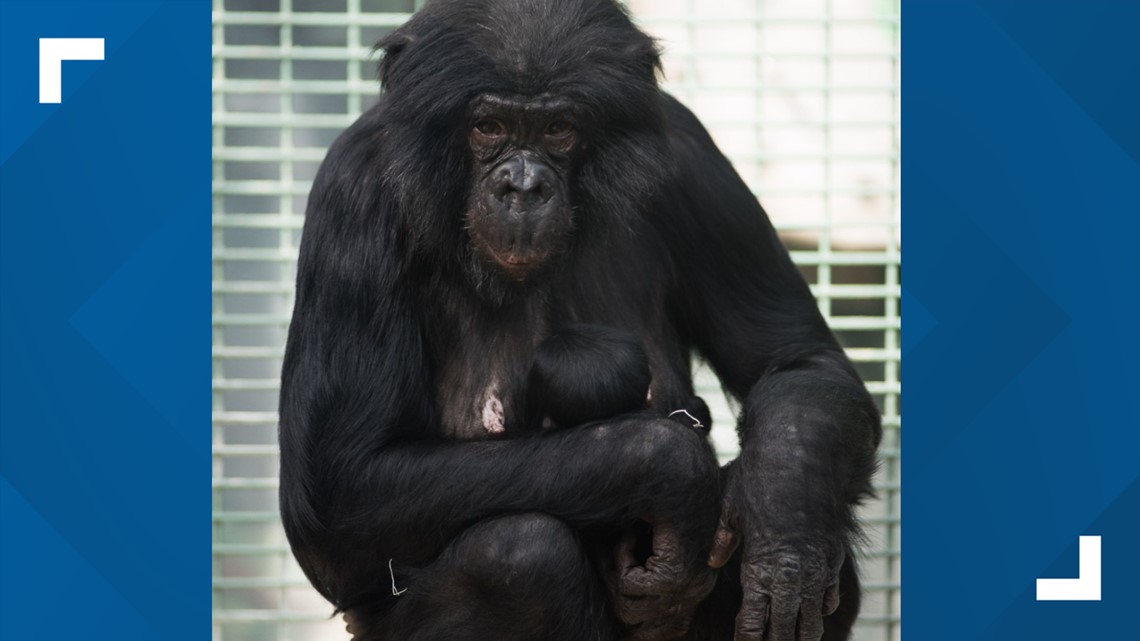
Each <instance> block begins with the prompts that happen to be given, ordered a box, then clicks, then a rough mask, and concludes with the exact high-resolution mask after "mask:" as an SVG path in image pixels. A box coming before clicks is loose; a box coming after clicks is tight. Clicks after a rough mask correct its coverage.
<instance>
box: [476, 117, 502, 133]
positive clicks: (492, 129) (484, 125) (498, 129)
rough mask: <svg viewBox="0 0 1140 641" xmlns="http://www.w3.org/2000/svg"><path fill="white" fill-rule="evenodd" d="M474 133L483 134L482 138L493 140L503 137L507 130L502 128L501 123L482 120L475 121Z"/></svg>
mask: <svg viewBox="0 0 1140 641" xmlns="http://www.w3.org/2000/svg"><path fill="white" fill-rule="evenodd" d="M475 131H477V132H479V133H481V134H483V135H484V136H490V137H493V138H494V137H498V136H505V135H506V133H507V128H506V127H504V126H503V123H501V122H499V121H498V120H492V119H490V118H484V119H482V120H479V121H476V123H475Z"/></svg>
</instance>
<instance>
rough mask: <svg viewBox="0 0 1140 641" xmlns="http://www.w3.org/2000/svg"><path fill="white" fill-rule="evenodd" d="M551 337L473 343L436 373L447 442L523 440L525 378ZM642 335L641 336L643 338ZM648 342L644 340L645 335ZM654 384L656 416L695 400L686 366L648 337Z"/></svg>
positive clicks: (650, 395)
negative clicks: (536, 352)
mask: <svg viewBox="0 0 1140 641" xmlns="http://www.w3.org/2000/svg"><path fill="white" fill-rule="evenodd" d="M548 334H549V332H547V331H543V332H534V333H527V334H524V335H522V336H517V335H516V336H515V337H512V338H511V339H510V340H508V339H506V338H504V337H498V338H497V339H496V340H490V341H487V342H485V343H484V342H477V341H468V342H466V343H464V344H463V345H462V346H458V348H457V349H455V351H453V352H451V354H450V355H449V357H448V358H447V359H446V360H445V361H444V362H443V363H442V364H441V366H440V367H439V368H438V369H437V376H436V403H437V408H438V411H439V417H440V427H441V429H442V432H443V434H444V435H445V436H447V437H449V438H454V439H460V440H472V439H483V438H495V437H502V436H512V435H519V434H522V433H524V432H525V431H526V429H525V427H524V425H525V418H526V417H525V416H524V414H525V395H526V378H527V373H528V371H529V368H530V365H531V359H532V356H533V353H534V349H535V348H536V347H537V346H538V344H539V343H540V342H541V341H542V339H543V338H545V337H546V336H547V335H548ZM639 335H641V334H639ZM643 336H644V335H643ZM643 340H644V343H645V348H646V352H647V354H648V356H649V361H650V372H651V376H652V382H651V384H650V390H649V393H648V399H647V400H648V402H649V403H648V404H649V407H650V409H651V410H654V411H661V412H662V413H663V414H664V413H668V410H669V409H671V408H672V407H673V406H675V405H676V403H679V402H680V399H685V398H687V397H688V395H689V394H691V389H692V384H691V382H690V378H689V371H688V363H687V361H680V362H678V359H676V358H672V359H671V358H669V357H668V356H667V355H666V354H665V353H664V352H663V351H662V350H660V349H657V347H656V346H657V345H659V344H660V343H659V341H657V340H655V338H654V337H653V336H644V338H643Z"/></svg>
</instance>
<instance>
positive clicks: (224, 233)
mask: <svg viewBox="0 0 1140 641" xmlns="http://www.w3.org/2000/svg"><path fill="white" fill-rule="evenodd" d="M551 1H556V0H551ZM626 4H627V5H628V7H629V9H630V11H631V12H632V14H633V16H634V18H635V20H636V21H637V23H638V24H639V25H640V26H641V27H642V28H643V29H645V30H646V31H647V32H649V33H650V34H652V35H654V36H655V37H657V38H659V39H660V41H661V44H662V46H663V48H664V52H665V54H664V60H665V78H664V84H665V86H666V88H667V89H668V90H669V91H671V92H672V93H674V94H675V95H676V96H677V97H678V98H680V99H681V100H682V101H683V102H684V103H686V104H687V105H688V106H689V107H690V108H692V109H693V110H694V111H695V112H696V113H697V115H698V116H699V117H700V118H701V120H702V121H703V122H704V123H705V125H706V126H707V127H708V129H709V130H710V131H711V133H712V135H713V137H714V138H715V139H716V141H717V143H718V144H719V145H720V147H721V149H722V150H723V151H724V152H725V153H726V154H727V155H728V156H729V158H731V160H732V161H733V163H734V164H735V166H736V169H737V171H738V172H740V174H741V175H742V176H743V177H744V179H745V181H747V182H748V184H749V185H750V186H751V187H752V188H753V190H754V191H755V193H756V194H757V196H758V197H759V198H760V200H761V203H762V204H763V205H764V207H765V209H766V210H767V211H768V214H769V215H770V216H771V218H772V220H773V222H774V223H775V224H776V226H777V228H778V229H779V230H780V232H781V235H782V236H783V238H784V241H785V242H786V243H787V245H788V246H789V248H790V249H791V250H792V256H793V258H794V259H795V260H796V262H797V263H798V264H799V266H800V269H801V270H802V272H803V274H804V276H805V277H806V278H807V280H808V282H809V283H811V285H812V288H813V290H814V292H815V294H816V296H817V298H818V300H819V305H820V308H821V309H822V310H823V313H824V314H825V316H827V318H828V320H829V322H830V323H831V326H832V328H833V329H834V330H835V333H836V334H837V336H838V337H839V340H840V341H841V342H842V343H843V345H844V346H845V347H846V348H847V350H848V353H849V354H850V355H851V357H852V359H853V360H854V361H855V363H856V365H857V366H858V368H859V371H860V373H861V374H862V376H863V379H864V380H865V381H866V382H867V386H868V387H869V388H870V390H871V392H872V394H874V396H875V398H876V400H877V402H878V403H879V407H880V409H881V410H882V412H883V422H884V427H885V430H884V439H883V446H882V452H881V455H882V460H883V464H882V468H881V470H880V472H879V474H878V476H877V478H876V487H877V488H878V491H879V497H878V498H877V499H876V500H874V501H871V502H869V503H868V504H867V505H866V506H865V507H864V509H863V510H862V515H863V519H864V522H865V523H866V526H867V534H868V545H867V546H866V548H865V549H864V550H863V551H862V557H863V559H862V568H861V569H862V576H863V581H864V587H865V596H864V605H863V611H862V616H861V617H860V620H859V623H858V625H857V626H856V628H855V638H856V639H858V640H860V641H897V640H898V639H899V625H900V624H899V605H900V596H899V575H900V567H899V566H900V556H899V547H900V537H901V530H900V525H899V517H900V507H899V504H900V501H899V492H900V478H899V427H900V418H899V194H898V188H899V90H898V83H899V4H898V0H717V1H715V2H712V1H709V0H705V1H703V2H699V1H698V0H629V1H628V2H627V3H626ZM416 6H418V3H417V2H413V1H412V0H402V1H401V0H215V2H214V13H213V29H214V38H213V39H214V47H213V69H214V71H213V109H214V116H213V137H214V138H213V150H214V151H213V194H214V199H213V230H214V231H213V234H214V237H213V474H212V483H213V516H212V518H213V551H214V552H213V566H214V567H213V602H214V626H213V636H214V639H215V641H220V640H224V641H277V640H282V641H283V640H289V641H345V640H346V639H348V635H347V634H346V633H345V632H344V625H343V622H342V621H341V620H340V619H339V618H338V619H330V617H329V615H330V613H331V609H332V608H331V606H329V604H328V603H327V602H325V601H324V600H323V599H322V598H321V597H320V596H319V595H317V593H316V592H315V591H313V589H312V588H311V587H310V586H309V584H308V582H307V581H306V580H305V578H304V576H303V575H302V574H301V571H300V570H299V569H298V568H297V566H296V564H295V563H294V561H293V558H292V556H291V554H290V552H289V549H288V545H287V543H286V541H285V536H284V533H283V532H282V530H281V525H280V521H279V518H278V514H277V470H278V463H277V413H276V407H277V385H278V380H277V379H278V376H279V375H280V368H281V356H282V351H283V346H284V343H285V333H286V329H287V326H288V322H289V315H290V313H291V310H292V305H293V299H292V295H293V279H294V275H295V266H296V258H297V246H298V242H299V240H300V233H301V226H302V222H303V219H304V211H305V201H306V197H307V194H308V191H309V186H310V181H311V180H312V178H313V175H314V174H315V172H316V170H317V167H318V165H319V164H320V162H321V159H322V158H323V157H324V154H325V150H326V148H327V147H328V145H329V144H330V143H331V142H332V141H333V139H334V138H335V137H336V136H337V134H338V133H339V132H340V131H341V130H342V129H343V128H344V127H346V126H347V125H348V124H350V123H351V122H352V121H353V120H354V119H355V118H356V116H357V115H358V114H359V113H360V112H361V111H362V110H363V109H366V108H367V107H369V106H370V105H372V104H373V103H374V102H375V101H376V98H377V95H378V85H377V82H376V79H375V78H376V59H375V57H374V56H373V55H372V54H371V52H370V47H371V45H372V44H373V43H375V42H376V41H377V40H379V39H380V38H381V37H382V36H383V35H385V34H386V33H388V32H389V31H391V30H392V29H394V28H395V27H397V26H398V25H400V24H401V23H403V22H404V21H405V20H406V19H407V18H408V16H409V15H410V13H411V12H412V11H414V9H415V8H416ZM695 365H696V368H697V369H696V371H697V380H698V386H699V388H700V389H699V392H700V393H701V395H702V396H703V397H705V399H706V400H708V402H709V405H710V407H711V408H712V409H713V415H714V428H713V439H714V441H715V443H716V445H717V450H718V452H719V453H720V455H721V458H722V459H723V460H726V461H727V460H730V459H731V458H733V457H734V456H735V447H736V444H735V434H734V431H733V430H734V422H735V418H734V417H735V413H736V410H737V408H736V407H735V406H734V405H733V404H730V403H729V402H727V401H726V400H725V398H724V397H723V395H722V394H721V392H720V389H719V386H718V385H717V383H716V380H715V378H714V377H713V376H712V374H711V373H710V372H709V370H708V369H707V368H706V367H704V366H702V365H701V364H700V363H696V364H695Z"/></svg>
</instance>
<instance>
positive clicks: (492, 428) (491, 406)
mask: <svg viewBox="0 0 1140 641" xmlns="http://www.w3.org/2000/svg"><path fill="white" fill-rule="evenodd" d="M483 428H484V429H486V430H487V432H489V433H491V434H501V433H502V432H503V431H504V430H506V426H505V425H504V424H503V402H502V401H500V400H499V397H498V396H491V397H490V398H488V399H487V402H486V403H484V404H483Z"/></svg>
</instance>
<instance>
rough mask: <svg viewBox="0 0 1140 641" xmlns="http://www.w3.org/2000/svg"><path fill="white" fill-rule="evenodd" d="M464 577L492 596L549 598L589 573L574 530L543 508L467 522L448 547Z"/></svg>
mask: <svg viewBox="0 0 1140 641" xmlns="http://www.w3.org/2000/svg"><path fill="white" fill-rule="evenodd" d="M448 556H449V557H450V559H449V560H450V561H452V562H453V563H454V566H455V567H456V569H457V570H458V571H459V573H460V574H461V575H462V576H463V579H461V580H464V581H465V582H470V583H472V584H474V585H477V586H478V588H479V590H480V592H481V593H482V594H483V595H484V596H485V597H487V598H494V597H500V598H503V599H507V600H509V601H511V602H514V603H515V604H518V603H519V602H520V601H525V600H528V599H533V600H536V601H546V600H548V599H551V598H557V597H558V595H560V594H562V593H563V592H566V591H571V590H575V589H580V586H581V585H582V582H583V581H584V580H587V578H588V577H587V575H588V574H589V573H590V568H589V565H588V561H587V559H586V556H585V552H584V551H583V549H582V546H581V545H580V544H579V542H578V540H577V537H575V535H574V532H573V531H571V530H570V528H569V527H568V526H567V525H566V524H565V523H563V522H562V521H561V520H559V519H556V518H554V517H552V516H548V515H545V514H538V513H529V514H518V515H511V516H503V517H498V518H494V519H490V520H487V521H484V522H482V523H479V524H477V525H474V526H472V527H471V528H468V530H467V531H466V532H464V533H463V535H462V536H460V537H459V539H458V540H457V541H456V542H455V544H454V545H453V546H451V548H450V549H449V550H448Z"/></svg>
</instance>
